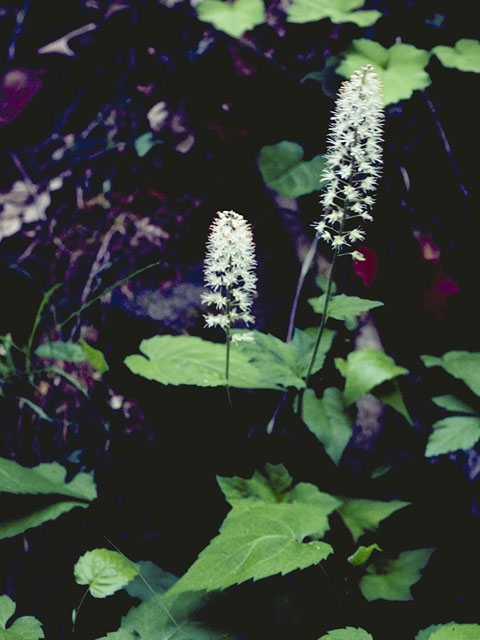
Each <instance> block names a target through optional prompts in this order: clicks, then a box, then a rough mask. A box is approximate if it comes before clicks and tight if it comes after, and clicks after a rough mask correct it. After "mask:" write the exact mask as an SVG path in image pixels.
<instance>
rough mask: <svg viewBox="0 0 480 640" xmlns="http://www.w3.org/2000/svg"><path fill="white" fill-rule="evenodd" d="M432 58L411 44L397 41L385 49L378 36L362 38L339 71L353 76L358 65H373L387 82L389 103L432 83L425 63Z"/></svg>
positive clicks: (357, 41)
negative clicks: (376, 37)
mask: <svg viewBox="0 0 480 640" xmlns="http://www.w3.org/2000/svg"><path fill="white" fill-rule="evenodd" d="M429 59H430V52H429V51H424V50H423V49H417V48H416V47H414V46H413V45H411V44H404V43H401V42H397V43H396V44H394V45H393V46H391V47H390V48H389V49H385V47H382V45H381V44H379V43H378V42H375V41H374V40H367V39H365V38H361V39H360V40H354V41H353V43H352V45H351V47H350V48H349V50H348V51H347V53H346V55H345V58H344V60H343V61H342V62H341V63H340V65H339V67H338V68H337V73H339V74H340V75H342V76H344V77H346V78H349V77H350V76H351V75H352V73H353V72H354V71H355V70H356V69H361V68H362V67H363V66H364V65H366V64H371V65H373V67H375V71H376V72H377V74H378V77H379V79H380V81H381V82H382V85H383V101H384V103H385V105H388V104H392V103H395V102H398V101H399V100H408V98H410V96H411V95H412V94H413V92H414V91H415V90H416V89H425V87H428V85H429V84H430V76H429V75H428V73H427V72H426V71H425V67H426V66H427V64H428V61H429Z"/></svg>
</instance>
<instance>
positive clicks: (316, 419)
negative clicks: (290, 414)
mask: <svg viewBox="0 0 480 640" xmlns="http://www.w3.org/2000/svg"><path fill="white" fill-rule="evenodd" d="M302 420H303V421H304V422H305V424H306V425H307V427H308V428H309V429H310V431H311V432H312V433H313V434H314V435H315V436H316V437H317V438H318V440H319V441H320V442H321V443H322V444H323V446H324V447H325V451H326V453H327V454H328V455H329V456H330V458H331V459H332V460H333V462H334V463H335V464H338V463H339V462H340V458H341V457H342V455H343V452H344V451H345V448H346V447H347V444H348V442H349V440H350V438H351V436H352V432H353V426H352V419H351V417H350V416H349V414H348V411H347V408H346V407H345V405H344V402H343V396H342V392H341V391H340V389H335V388H334V387H329V388H328V389H325V391H324V394H323V398H321V399H320V398H317V397H316V395H315V392H314V391H313V390H312V389H307V390H306V391H305V394H304V396H303V403H302Z"/></svg>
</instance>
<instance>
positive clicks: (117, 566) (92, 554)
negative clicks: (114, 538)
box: [73, 549, 138, 598]
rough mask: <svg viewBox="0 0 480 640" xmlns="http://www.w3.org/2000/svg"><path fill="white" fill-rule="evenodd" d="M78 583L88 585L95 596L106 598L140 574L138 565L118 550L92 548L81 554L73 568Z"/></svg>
mask: <svg viewBox="0 0 480 640" xmlns="http://www.w3.org/2000/svg"><path fill="white" fill-rule="evenodd" d="M73 572H74V575H75V580H76V581H77V583H78V584H86V585H88V590H89V591H90V594H91V595H92V596H93V597H94V598H106V597H107V596H111V595H112V594H114V593H115V592H116V591H118V590H119V589H122V587H124V586H125V585H127V584H128V583H129V582H130V581H131V580H133V579H134V578H135V576H137V575H138V569H137V567H136V566H135V565H134V564H133V563H132V562H130V561H129V560H127V558H125V557H124V556H123V555H122V554H121V553H118V551H112V550H111V549H92V550H91V551H87V552H86V553H84V554H83V556H80V558H79V559H78V560H77V562H76V564H75V566H74V569H73Z"/></svg>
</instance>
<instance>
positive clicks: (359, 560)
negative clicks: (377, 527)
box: [347, 543, 382, 567]
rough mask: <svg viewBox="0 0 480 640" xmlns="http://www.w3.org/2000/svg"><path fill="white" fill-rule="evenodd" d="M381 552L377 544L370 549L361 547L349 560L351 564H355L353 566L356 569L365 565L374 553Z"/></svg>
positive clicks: (371, 545)
mask: <svg viewBox="0 0 480 640" xmlns="http://www.w3.org/2000/svg"><path fill="white" fill-rule="evenodd" d="M381 550H382V549H381V548H380V547H379V546H378V544H376V543H375V544H370V545H368V547H364V546H363V545H360V546H359V547H358V549H356V550H355V552H354V553H352V555H351V556H348V558H347V560H348V562H349V563H350V564H353V566H355V567H356V566H358V565H361V564H365V562H367V560H368V559H369V558H370V556H371V555H372V553H373V552H374V551H381Z"/></svg>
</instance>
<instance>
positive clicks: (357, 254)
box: [350, 251, 365, 262]
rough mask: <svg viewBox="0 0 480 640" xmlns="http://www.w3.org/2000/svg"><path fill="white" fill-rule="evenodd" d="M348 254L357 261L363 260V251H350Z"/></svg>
mask: <svg viewBox="0 0 480 640" xmlns="http://www.w3.org/2000/svg"><path fill="white" fill-rule="evenodd" d="M350 255H351V256H352V258H353V259H354V260H356V261H357V262H364V261H365V256H364V255H363V253H361V252H360V251H352V252H351V253H350Z"/></svg>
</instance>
